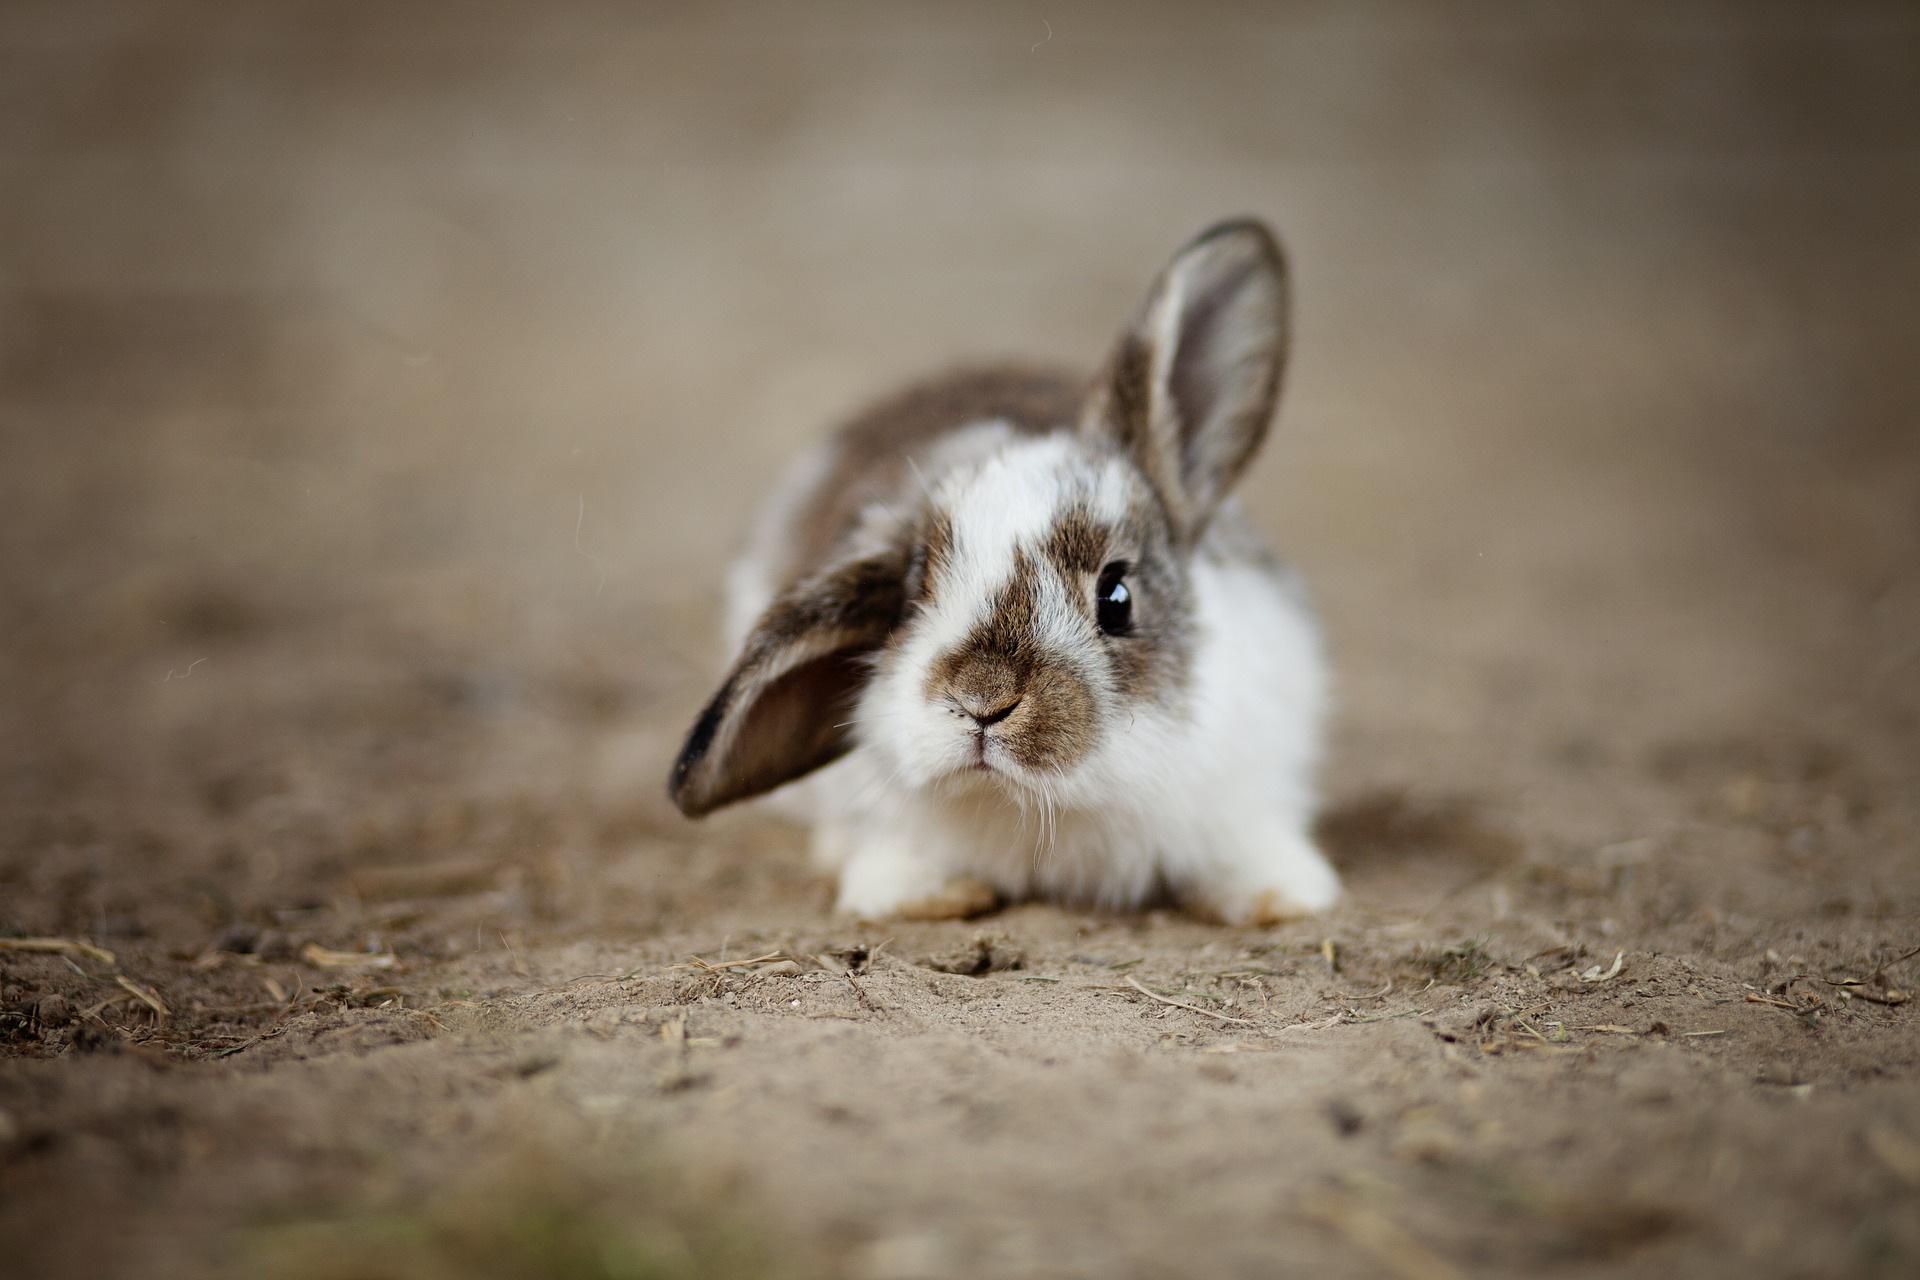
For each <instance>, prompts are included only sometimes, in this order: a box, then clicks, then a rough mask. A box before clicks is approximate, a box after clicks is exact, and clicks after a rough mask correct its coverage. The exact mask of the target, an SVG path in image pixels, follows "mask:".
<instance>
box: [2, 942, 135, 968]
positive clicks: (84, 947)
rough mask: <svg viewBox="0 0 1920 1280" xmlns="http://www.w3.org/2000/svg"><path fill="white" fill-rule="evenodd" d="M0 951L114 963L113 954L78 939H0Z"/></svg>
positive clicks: (103, 948)
mask: <svg viewBox="0 0 1920 1280" xmlns="http://www.w3.org/2000/svg"><path fill="white" fill-rule="evenodd" d="M0 951H38V952H41V953H43V954H60V955H70V956H85V957H86V958H87V959H89V960H97V961H99V962H100V963H101V964H105V965H111V964H114V963H116V961H115V959H114V955H113V952H111V951H109V950H107V949H106V948H105V947H96V946H94V945H93V944H92V943H91V942H82V941H80V940H79V939H78V938H0Z"/></svg>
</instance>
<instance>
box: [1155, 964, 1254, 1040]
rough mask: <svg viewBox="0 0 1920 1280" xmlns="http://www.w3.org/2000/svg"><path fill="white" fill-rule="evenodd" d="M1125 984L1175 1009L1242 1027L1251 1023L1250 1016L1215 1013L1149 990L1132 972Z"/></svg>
mask: <svg viewBox="0 0 1920 1280" xmlns="http://www.w3.org/2000/svg"><path fill="white" fill-rule="evenodd" d="M1127 985H1128V986H1130V987H1132V988H1133V989H1134V990H1135V991H1138V992H1139V993H1140V994H1141V995H1143V996H1145V997H1146V998H1147V999H1149V1000H1158V1001H1159V1002H1160V1003H1161V1004H1170V1005H1172V1006H1173V1007H1174V1008H1176V1009H1185V1010H1186V1011H1187V1012H1188V1013H1198V1014H1201V1015H1203V1016H1205V1017H1208V1018H1216V1019H1218V1020H1219V1021H1221V1022H1232V1023H1237V1024H1238V1025H1240V1026H1243V1027H1250V1026H1252V1025H1253V1019H1251V1018H1235V1017H1231V1016H1229V1015H1227V1014H1224V1013H1215V1012H1214V1011H1213V1010H1211V1009H1202V1008H1201V1007H1200V1006H1199V1005H1197V1004H1188V1003H1187V1002H1186V1001H1184V1000H1175V999H1174V998H1173V997H1172V996H1163V995H1161V994H1160V993H1159V992H1158V991H1149V990H1148V989H1147V988H1146V987H1143V986H1141V985H1140V980H1139V979H1138V978H1136V977H1134V976H1133V975H1132V974H1128V975H1127Z"/></svg>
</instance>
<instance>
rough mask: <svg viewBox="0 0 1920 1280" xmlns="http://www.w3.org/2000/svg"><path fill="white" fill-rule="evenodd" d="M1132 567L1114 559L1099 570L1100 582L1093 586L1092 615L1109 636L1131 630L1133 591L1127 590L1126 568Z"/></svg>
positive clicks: (1123, 633)
mask: <svg viewBox="0 0 1920 1280" xmlns="http://www.w3.org/2000/svg"><path fill="white" fill-rule="evenodd" d="M1132 567H1133V566H1132V565H1130V564H1128V563H1127V562H1126V561H1125V560H1115V561H1114V562H1113V563H1112V564H1110V565H1108V566H1107V567H1106V568H1104V569H1102V570H1101V571H1100V583H1099V585H1098V586H1097V587H1095V588H1094V592H1093V605H1094V610H1093V611H1094V617H1095V618H1096V619H1097V620H1098V621H1099V623H1100V629H1101V630H1102V631H1104V632H1106V633H1107V634H1108V635H1110V636H1123V635H1125V634H1127V632H1129V631H1131V630H1133V592H1131V591H1129V590H1127V570H1128V569H1131V568H1132Z"/></svg>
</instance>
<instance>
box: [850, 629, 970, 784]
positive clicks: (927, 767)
mask: <svg viewBox="0 0 1920 1280" xmlns="http://www.w3.org/2000/svg"><path fill="white" fill-rule="evenodd" d="M916 656H917V655H915V654H914V653H913V652H912V650H911V647H908V648H907V649H905V650H899V649H896V650H893V651H891V652H888V653H886V654H884V655H883V656H882V657H881V660H880V664H879V666H878V669H877V670H876V671H875V672H874V676H873V679H872V680H870V681H868V683H867V687H866V690H865V692H863V693H862V694H861V696H860V704H859V709H858V711H857V713H856V716H855V718H856V720H857V722H858V728H857V733H858V737H859V741H860V742H861V744H862V745H863V746H867V747H871V748H873V749H874V750H876V751H877V752H879V754H880V755H881V756H882V757H883V758H884V759H885V761H886V767H887V768H888V770H889V771H891V772H892V774H893V776H894V779H895V781H896V782H898V783H901V784H904V785H905V786H907V787H910V788H912V787H923V786H926V785H927V784H928V783H930V782H932V781H934V780H935V779H937V778H941V777H944V776H946V775H947V774H950V773H953V772H955V771H956V770H960V769H965V768H967V767H968V766H969V765H970V764H971V763H972V762H973V759H974V749H973V743H972V739H971V737H970V735H969V734H968V733H967V732H966V730H965V728H964V727H963V726H964V724H965V722H964V721H962V720H961V719H960V718H959V717H957V716H955V715H954V714H953V713H952V712H951V711H950V710H948V709H947V708H945V707H942V706H938V705H935V704H933V703H930V702H929V701H928V700H927V699H926V697H925V696H923V694H922V693H921V686H922V685H923V684H924V683H925V680H926V665H927V664H926V662H925V661H924V660H920V661H915V658H916Z"/></svg>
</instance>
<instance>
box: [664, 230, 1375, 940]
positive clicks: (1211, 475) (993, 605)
mask: <svg viewBox="0 0 1920 1280" xmlns="http://www.w3.org/2000/svg"><path fill="white" fill-rule="evenodd" d="M1284 351H1285V276H1284V268H1283V267H1282V265H1281V260H1280V257H1279V251H1278V248H1277V245H1275V244H1274V242H1273V241H1272V239H1271V237H1270V236H1269V235H1268V234H1267V233H1266V232H1265V230H1264V228H1261V227H1259V226H1258V224H1254V223H1245V222H1242V223H1229V224H1224V225H1223V226H1222V227H1220V228H1216V229H1215V230H1214V231H1212V232H1209V233H1208V234H1207V235H1205V236H1202V237H1201V238H1200V239H1199V240H1197V241H1195V242H1194V243H1193V244H1192V245H1190V246H1189V247H1188V248H1187V249H1186V250H1184V251H1183V253H1182V254H1181V255H1180V256H1179V257H1177V258H1176V259H1175V261H1174V263H1173V265H1172V266H1171V267H1169V268H1168V271H1167V272H1166V273H1165V274H1164V275H1163V276H1162V278H1161V280H1160V281H1159V282H1158V283H1157V285H1156V287H1155V290H1154V292H1153V293H1152V294H1151V295H1150V296H1149V298H1148V302H1147V304H1146V306H1145V307H1144V308H1143V310H1142V312H1141V314H1140V316H1139V317H1137V318H1136V320H1135V322H1134V324H1133V325H1132V326H1130V327H1129V329H1128V330H1127V331H1126V332H1125V333H1123V336H1122V341H1121V343H1120V346H1119V348H1118V349H1117V350H1116V353H1115V355H1114V358H1113V359H1112V360H1111V361H1110V362H1109V365H1108V367H1107V369H1106V370H1105V371H1104V372H1103V374H1102V375H1101V376H1100V377H1099V378H1097V379H1095V380H1094V381H1093V383H1091V384H1090V385H1089V384H1085V383H1081V382H1077V381H1076V380H1074V379H1072V378H1068V377H1064V376H1061V375H1057V374H1052V373H1046V372H1036V371H1031V370H1022V369H1012V368H1008V369H989V370H975V371H969V372H963V373H959V374H954V375H949V376H947V377H945V378H942V379H938V380H934V381H930V382H927V383H923V384H921V385H919V386H917V387H914V388H911V389H909V390H908V391H907V392H904V393H902V394H901V395H899V396H896V397H894V398H893V399H891V400H889V401H886V402H884V403H882V404H880V405H878V406H876V407H875V408H874V409H872V410H870V411H869V412H868V413H866V414H865V415H862V416H861V417H860V418H857V419H856V420H855V421H854V422H852V423H850V424H849V425H848V426H847V427H846V428H844V429H843V430H842V431H841V432H840V433H838V434H837V435H836V436H835V437H833V438H832V439H830V440H829V441H828V442H827V443H826V444H825V445H824V446H823V447H822V448H820V449H819V450H818V451H816V452H815V453H814V454H812V455H810V456H809V457H807V458H805V459H803V460H802V461H801V463H800V464H799V465H798V466H797V467H796V468H795V470H794V472H793V474H792V475H791V476H790V477H789V479H788V481H787V483H786V484H785V485H784V486H783V487H782V489H781V490H780V491H779V492H778V493H777V494H776V495H775V497H774V500H773V501H772V502H771V503H770V504H769V507H768V509H767V513H766V516H765V518H764V519H763V520H762V521H761V523H760V525H759V527H758V528H757V529H756V531H755V533H754V535H753V537H752V539H751V540H750V542H749V545H748V547H747V550H746V552H745V553H744V554H743V556H742V557H741V558H740V560H739V561H738V562H737V563H736V564H735V566H734V569H733V572H732V574H731V576H730V578H729V580H728V591H727V619H726V628H725V629H726V633H727V634H726V639H727V642H728V644H729V647H730V648H731V649H732V650H733V651H735V652H737V653H738V654H739V655H740V656H739V658H738V659H737V661H736V662H735V664H734V668H733V670H732V671H731V672H730V673H729V676H728V679H727V681H726V683H725V684H724V685H723V686H722V688H721V690H720V692H719V693H718V694H716V695H715V698H714V699H713V701H712V703H710V704H709V706H708V708H707V711H706V712H705V713H704V714H703V716H702V717H701V720H700V721H699V722H698V723H697V724H696V725H695V727H694V730H693V732H692V733H691V734H690V735H689V738H688V743H687V747H686V748H685V750H683V752H682V755H681V759H680V761H679V763H678V764H677V765H676V769H675V774H674V777H673V780H672V782H671V783H670V790H671V791H672V792H673V795H674V798H675V799H676V801H678V802H679V803H680V805H681V807H682V808H683V809H685V810H686V811H688V812H689V813H691V814H694V815H696V816H697V815H698V814H700V813H704V812H706V811H708V810H710V809H712V808H716V807H719V806H720V805H722V804H726V803H730V802H732V801H733V800H736V799H744V798H746V797H747V796H750V795H755V794H760V793H762V792H765V791H768V790H771V789H773V788H775V787H779V786H781V785H782V784H784V783H788V782H792V783H793V785H791V786H789V787H786V789H785V790H784V791H782V792H780V793H779V795H778V802H779V803H782V804H783V805H784V806H785V807H786V808H787V809H788V811H789V812H791V813H794V814H795V815H796V816H799V817H803V818H804V819H806V820H807V821H809V822H810V823H811V824H812V830H813V845H814V851H815V854H816V856H817V857H818V858H819V860H820V861H821V862H822V864H823V865H824V866H826V867H828V868H830V869H832V870H834V871H837V873H838V876H839V895H838V905H839V907H840V909H841V910H843V911H846V912H849V913H852V914H855V915H859V916H862V917H866V918H885V917H895V916H904V917H939V916H957V915H966V914H971V913H973V912H976V911H978V910H982V909H985V908H986V907H988V906H991V905H992V904H993V903H994V902H995V901H996V900H1003V899H1019V898H1026V897H1034V896H1040V897H1047V898H1053V899H1057V900H1061V901H1067V902H1073V903H1079V904H1085V905H1091V906H1098V907H1104V908H1128V907H1133V906H1137V905H1139V904H1141V903H1143V902H1146V901H1148V900H1151V899H1153V898H1156V897H1159V896H1162V895H1168V894H1170V895H1171V896H1173V897H1174V898H1176V899H1178V900H1179V901H1181V902H1182V903H1184V904H1186V905H1187V906H1188V907H1190V908H1191V909H1194V910H1197V911H1199V912H1201V913H1203V914H1206V915H1209V916H1211V917H1214V918H1217V919H1220V920H1223V921H1227V922H1230V923H1265V922H1272V921H1277V920H1281V919H1286V918H1290V917H1293V916H1298V915H1301V914H1305V913H1309V912H1313V911H1318V910H1321V909H1323V908H1325V907H1327V906H1328V905H1330V904H1331V903H1332V902H1334V901H1335V900H1336V899H1337V897H1338V896H1339V892H1340V885H1339V880H1338V878H1337V876H1336V875H1335V873H1334V871H1333V870H1332V868H1331V867H1330V866H1329V865H1328V864H1327V862H1326V861H1325V859H1324V858H1323V857H1322V856H1321V854H1320V853H1319V851H1318V850H1317V849H1316V847H1315V846H1314V843H1313V840H1312V837H1311V822H1312V817H1313V810H1314V803H1315V796H1314V786H1313V775H1314V770H1315V766H1316V763H1317V759H1318V755H1319V749H1320V741H1321V736H1322V722H1323V718H1324V708H1325V701H1326V684H1327V676H1326V664H1325V661H1324V658H1323V655H1322V649H1321V644H1320V640H1319V636H1318V633H1317V629H1316V627H1315V625H1314V622H1313V619H1312V615H1311V612H1310V610H1309V609H1308V607H1307V605H1306V603H1305V599H1304V596H1303V593H1302V590H1301V588H1300V586H1299V584H1298V582H1297V581H1296V580H1295V579H1294V577H1293V575H1292V574H1291V573H1290V572H1289V571H1288V570H1286V569H1285V568H1284V567H1282V566H1281V565H1279V564H1278V563H1277V562H1276V561H1275V560H1274V559H1273V558H1272V557H1271V555H1270V554H1269V553H1268V552H1267V551H1266V550H1265V548H1264V547H1263V546H1262V544H1261V542H1260V540H1259V539H1258V538H1257V536H1255V535H1254V533H1253V532H1252V530H1251V529H1250V528H1249V527H1248V525H1247V524H1246V522H1245V521H1244V520H1243V519H1242V518H1241V516H1240V513H1239V512H1238V510H1237V509H1236V507H1235V505H1234V504H1233V502H1232V501H1231V499H1230V498H1228V497H1227V491H1228V489H1229V488H1230V487H1231V485H1232V483H1233V481H1234V480H1235V479H1237V477H1238V474H1239V472H1240V470H1241V469H1242V468H1243V467H1244V466H1245V464H1246V462H1247V461H1248V460H1249V459H1250V457H1251V455H1252V453H1253V452H1254V450H1255V449H1256V448H1257V446H1258V444H1259V442H1260V440H1261V438H1262V437H1263V435H1264V432H1265V429H1266V424H1267V420H1268V418H1269V417H1270V416H1271V412H1272V406H1273V401H1274V398H1275V396H1276V395H1277V391H1278V384H1279V375H1280V367H1281V364H1282V362H1283V359H1284Z"/></svg>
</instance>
